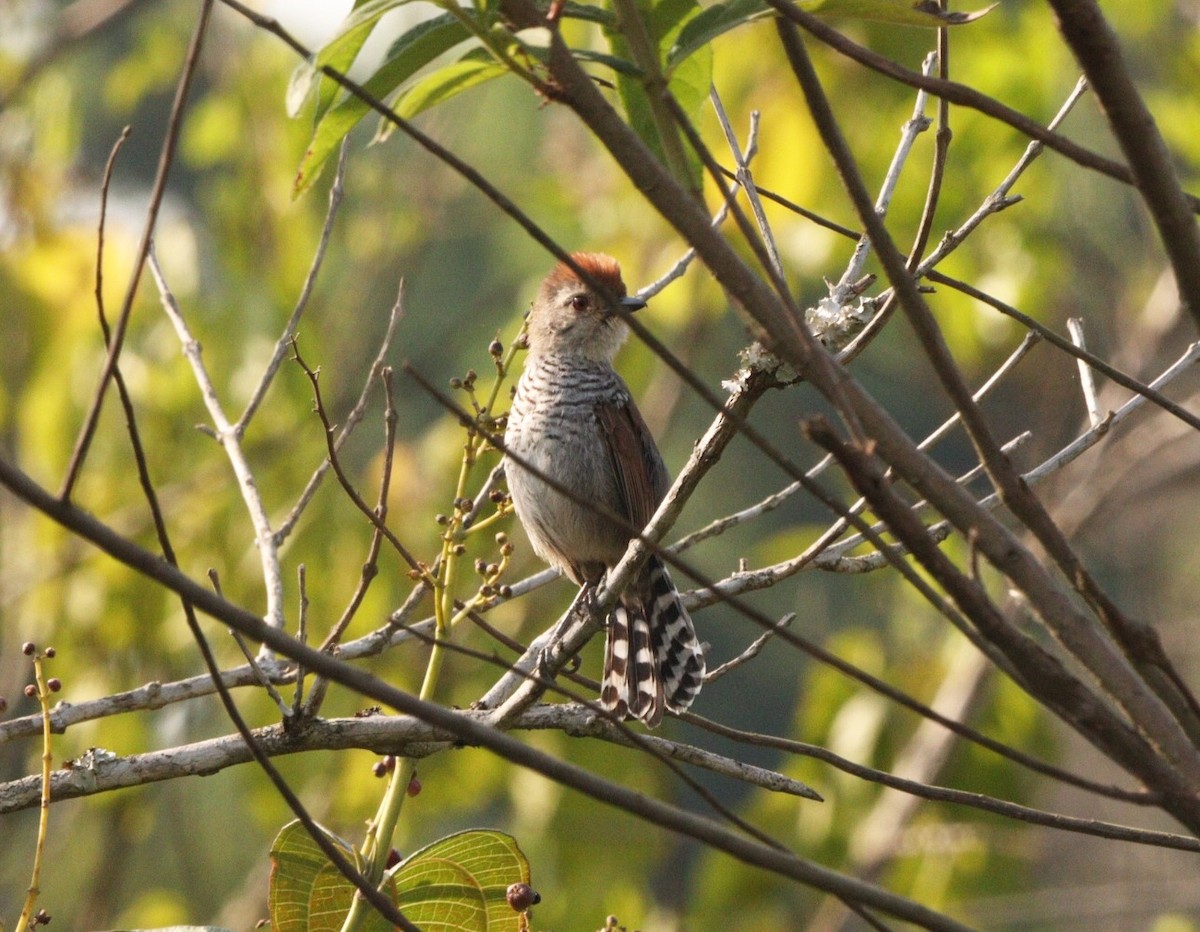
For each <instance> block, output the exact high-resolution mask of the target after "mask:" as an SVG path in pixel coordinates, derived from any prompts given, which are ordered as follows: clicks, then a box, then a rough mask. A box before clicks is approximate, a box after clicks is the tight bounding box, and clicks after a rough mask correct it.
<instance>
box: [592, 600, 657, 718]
mask: <svg viewBox="0 0 1200 932" xmlns="http://www.w3.org/2000/svg"><path fill="white" fill-rule="evenodd" d="M655 656H656V652H655V648H654V634H653V628H652V624H651V621H650V619H649V618H648V617H647V614H646V611H645V607H644V606H643V604H642V602H641V600H640V599H638V598H637V597H636V596H634V595H633V594H632V593H631V594H628V595H627V596H626V597H625V598H623V599H622V601H621V604H620V605H618V606H617V607H616V608H615V609H613V613H612V615H611V616H610V617H609V626H608V638H607V640H606V645H605V654H604V684H603V686H602V687H601V690H600V701H601V704H602V705H603V706H604V708H606V709H607V710H609V711H610V712H612V713H613V714H614V715H616V716H617V717H618V718H625V717H626V716H632V717H633V718H637V719H641V720H642V721H643V722H645V723H646V724H647V725H648V726H650V727H651V728H653V727H655V726H656V725H657V724H658V723H659V722H661V721H662V716H663V709H664V708H665V705H664V701H663V688H662V679H661V678H660V676H659V672H658V663H657V661H656V659H655Z"/></svg>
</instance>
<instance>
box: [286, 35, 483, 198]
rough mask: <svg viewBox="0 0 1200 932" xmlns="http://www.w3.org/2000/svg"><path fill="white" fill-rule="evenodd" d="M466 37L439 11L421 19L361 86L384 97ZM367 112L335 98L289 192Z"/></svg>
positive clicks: (356, 101) (360, 104) (301, 186)
mask: <svg viewBox="0 0 1200 932" xmlns="http://www.w3.org/2000/svg"><path fill="white" fill-rule="evenodd" d="M469 38H470V33H469V32H468V31H467V28H466V27H465V26H464V25H463V24H462V23H461V22H460V21H459V20H458V19H457V18H456V17H454V16H452V15H451V14H449V13H443V14H441V15H440V16H435V17H433V19H428V20H425V21H424V22H423V23H420V24H418V25H416V26H414V27H413V28H412V29H410V30H408V32H406V33H404V35H402V36H400V38H398V39H397V40H396V41H395V42H394V43H392V47H391V49H390V50H389V52H388V57H387V58H386V59H385V61H384V63H383V64H382V65H381V66H380V67H379V70H378V71H376V72H375V74H373V75H372V76H371V78H370V79H369V80H368V81H367V82H366V83H365V84H364V85H363V89H364V90H365V91H367V92H368V93H369V94H371V95H372V96H373V97H375V98H376V99H378V100H383V99H386V98H387V97H388V96H389V95H391V94H392V93H393V92H394V91H395V90H396V88H397V87H399V86H400V85H402V84H403V83H404V82H405V81H407V80H408V79H409V78H411V77H412V76H413V75H414V74H416V72H418V71H419V70H420V69H422V68H424V67H425V66H426V65H428V64H429V63H430V62H431V61H433V60H434V59H435V58H437V57H438V56H439V55H441V54H443V53H445V52H447V51H449V50H450V49H452V48H454V46H456V45H458V44H460V43H462V42H465V41H466V40H467V39H469ZM370 112H371V107H370V105H369V104H367V103H366V102H365V101H363V100H361V99H360V98H358V97H356V96H355V95H353V94H351V95H348V96H347V97H345V98H344V99H343V100H341V101H339V102H338V104H337V105H336V106H335V107H333V108H332V109H330V110H329V112H328V113H326V114H325V115H324V116H323V117H322V118H321V120H320V121H319V122H318V123H317V126H316V129H315V130H314V131H313V137H312V139H311V140H310V142H309V144H308V149H307V150H306V151H305V153H304V158H303V159H301V160H300V167H299V169H298V171H297V173H296V181H295V183H294V185H293V190H292V194H293V196H298V195H300V194H302V193H303V192H304V191H305V190H307V189H308V187H309V186H310V185H311V184H312V183H313V182H314V181H315V180H316V179H317V176H318V175H319V174H320V172H321V168H322V166H324V164H325V162H326V161H327V160H328V159H329V156H330V155H332V154H333V152H334V150H335V149H337V147H338V145H340V144H341V141H342V140H343V139H344V138H345V137H346V134H347V133H349V132H350V130H352V129H353V128H354V127H355V126H356V125H357V124H358V121H359V120H361V119H362V118H363V117H364V116H366V115H367V114H368V113H370Z"/></svg>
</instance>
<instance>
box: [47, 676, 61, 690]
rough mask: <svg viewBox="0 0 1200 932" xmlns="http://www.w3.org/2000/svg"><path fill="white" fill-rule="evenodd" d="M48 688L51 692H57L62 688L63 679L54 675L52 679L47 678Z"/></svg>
mask: <svg viewBox="0 0 1200 932" xmlns="http://www.w3.org/2000/svg"><path fill="white" fill-rule="evenodd" d="M46 688H47V689H49V690H50V692H52V693H56V692H58V691H59V690H60V689H62V680H60V679H59V678H58V677H57V676H52V677H50V679H48V680H46Z"/></svg>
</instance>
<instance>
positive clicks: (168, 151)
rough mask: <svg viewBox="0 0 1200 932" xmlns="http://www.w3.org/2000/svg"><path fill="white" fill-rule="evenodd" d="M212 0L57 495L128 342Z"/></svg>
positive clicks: (91, 431)
mask: <svg viewBox="0 0 1200 932" xmlns="http://www.w3.org/2000/svg"><path fill="white" fill-rule="evenodd" d="M212 8H213V0H202V2H201V5H200V15H199V17H198V19H197V21H196V28H195V31H194V32H193V33H192V39H191V42H190V44H189V45H188V50H187V56H186V58H185V59H184V64H183V71H182V72H181V73H180V75H179V83H178V84H177V85H176V87H175V100H174V101H173V102H172V104H171V115H170V116H169V117H168V119H167V132H166V135H165V136H164V137H163V144H162V149H161V151H160V152H159V157H158V168H157V170H156V172H155V176H154V186H153V187H152V188H151V189H150V204H149V206H148V207H147V208H146V222H145V224H144V225H143V228H142V238H141V240H140V241H139V242H138V247H137V251H136V253H135V254H134V260H133V269H132V272H131V273H130V277H129V284H128V286H127V287H126V288H125V297H124V299H123V301H122V302H121V310H120V312H119V313H118V314H117V323H116V326H115V327H114V328H113V332H112V335H111V336H110V337H109V339H108V355H107V357H106V358H105V360H104V368H103V370H102V371H101V373H100V383H99V384H98V385H97V386H96V394H95V396H94V397H93V398H92V405H91V408H90V409H89V410H88V413H87V417H86V418H85V419H84V422H83V427H82V428H81V429H80V431H79V436H78V437H77V438H76V440H75V448H74V449H73V450H72V451H71V459H70V461H69V462H68V464H67V471H66V475H65V477H64V478H63V484H62V488H61V489H60V490H59V493H58V497H59V498H61V499H62V500H63V501H69V500H70V498H71V493H72V492H73V491H74V489H75V483H76V481H77V480H78V479H79V473H80V470H82V469H83V462H84V460H85V459H86V458H87V454H88V449H89V448H90V447H91V444H92V438H93V436H95V433H96V425H97V424H98V423H99V421H100V410H101V408H102V406H103V405H104V396H105V395H106V394H107V393H108V386H109V383H110V382H111V381H112V378H113V372H114V371H115V370H116V368H117V360H118V359H119V358H120V356H121V349H122V347H123V346H124V345H125V333H126V331H127V330H128V329H129V318H130V316H131V315H132V313H133V299H134V298H135V297H136V296H137V291H138V284H139V283H140V282H141V280H142V270H143V269H144V268H145V265H146V258H147V256H149V254H150V249H151V244H152V243H153V240H154V226H155V223H156V222H157V221H158V211H159V208H160V207H161V206H162V200H163V196H164V195H165V194H166V190H167V175H168V174H169V173H170V170H171V164H172V163H173V162H174V161H175V147H176V144H177V143H178V142H179V135H180V132H181V131H182V127H183V111H184V109H185V108H186V106H187V97H188V92H189V90H191V86H192V79H193V78H194V77H195V75H196V68H197V66H198V64H199V62H200V49H201V47H202V46H203V44H204V34H205V32H206V31H207V28H208V18H209V15H210V14H211V13H212Z"/></svg>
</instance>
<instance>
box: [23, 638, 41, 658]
mask: <svg viewBox="0 0 1200 932" xmlns="http://www.w3.org/2000/svg"><path fill="white" fill-rule="evenodd" d="M21 653H22V654H24V655H25V656H26V657H32V656H33V655H34V654H36V653H37V645H36V644H34V643H33V641H26V642H25V643H24V644H22V645H21Z"/></svg>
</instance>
